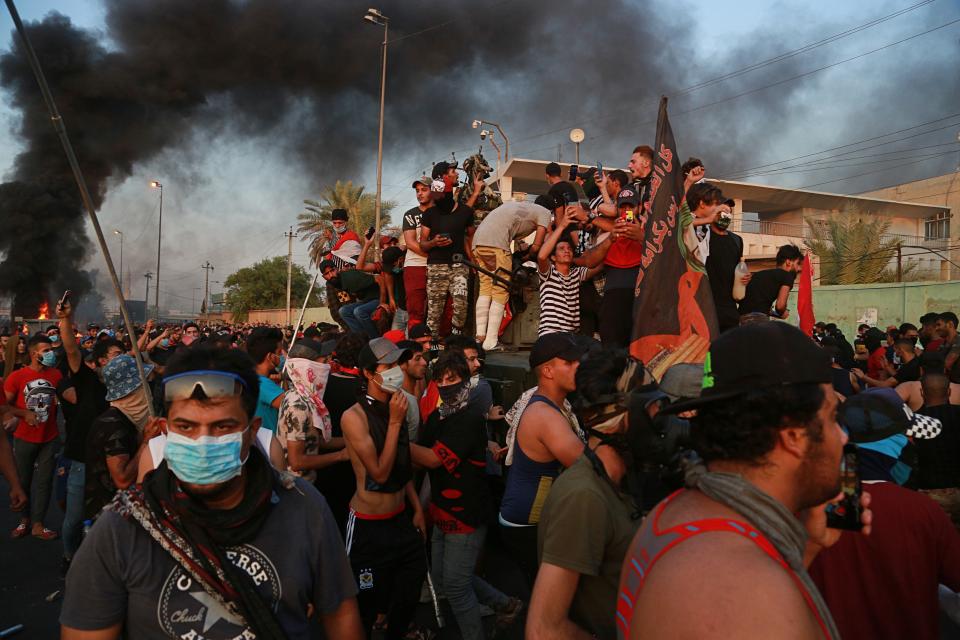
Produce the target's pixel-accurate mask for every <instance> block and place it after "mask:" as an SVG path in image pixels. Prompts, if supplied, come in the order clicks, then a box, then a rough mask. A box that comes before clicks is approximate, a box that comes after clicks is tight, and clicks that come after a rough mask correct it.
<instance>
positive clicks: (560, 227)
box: [537, 207, 570, 273]
mask: <svg viewBox="0 0 960 640" xmlns="http://www.w3.org/2000/svg"><path fill="white" fill-rule="evenodd" d="M568 209H569V207H565V208H563V209H561V210H560V217H559V218H557V220H556V224H554V226H553V231H551V232H550V233H549V234H548V235H547V239H546V240H544V241H543V246H541V247H540V251H539V252H538V253H537V269H539V270H540V273H546V272H547V271H548V270H549V269H550V254H551V253H553V248H554V247H556V246H557V242H559V241H560V237H561V236H562V235H563V234H565V233H566V232H567V227H568V226H570V212H569V210H568ZM541 229H543V227H537V233H538V234H539V233H540V230H541ZM544 232H546V229H544Z"/></svg>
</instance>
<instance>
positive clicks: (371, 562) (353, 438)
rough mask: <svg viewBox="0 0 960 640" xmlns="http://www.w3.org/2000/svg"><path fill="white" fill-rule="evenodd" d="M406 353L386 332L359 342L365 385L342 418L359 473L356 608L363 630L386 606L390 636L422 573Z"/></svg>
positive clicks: (409, 607) (351, 549) (350, 524)
mask: <svg viewBox="0 0 960 640" xmlns="http://www.w3.org/2000/svg"><path fill="white" fill-rule="evenodd" d="M405 353H406V351H405V350H403V349H400V348H399V347H397V346H396V345H395V344H393V343H392V342H390V341H389V340H388V339H386V338H376V339H374V340H371V341H370V342H369V343H368V344H367V345H366V346H364V347H363V349H362V350H361V351H360V355H359V357H358V365H359V368H360V375H361V376H362V382H363V384H364V386H365V387H366V389H365V390H364V394H363V395H362V396H361V397H360V399H359V400H358V402H357V403H356V404H355V405H353V406H352V407H350V409H348V410H347V411H346V412H345V413H344V414H343V418H342V419H341V421H340V424H341V427H342V428H343V437H344V440H345V442H346V445H347V452H348V453H349V455H350V463H351V464H352V465H353V471H354V474H355V475H356V477H357V489H356V492H355V493H354V494H353V498H351V499H350V514H349V516H348V519H347V535H346V544H347V554H348V555H349V556H350V564H351V566H352V567H353V572H354V576H355V577H356V581H357V585H358V587H359V589H360V592H359V594H358V596H357V601H358V603H359V605H360V615H361V617H362V619H363V626H364V629H365V630H366V632H367V634H368V635H369V634H370V633H371V630H372V628H373V624H374V620H375V618H376V615H377V614H378V613H383V612H386V614H387V633H386V637H387V638H388V639H389V638H402V637H403V635H404V634H405V633H406V632H407V628H408V626H409V624H410V621H411V620H412V619H413V613H414V610H415V609H416V607H417V603H418V600H419V598H420V586H421V585H422V584H423V579H424V577H425V576H426V572H427V565H426V553H425V549H424V546H423V545H424V538H423V536H424V535H425V532H426V523H425V521H424V517H423V509H422V507H421V506H420V501H419V499H418V497H417V493H416V491H415V490H414V488H413V482H412V477H413V474H412V463H411V460H410V439H409V433H408V429H407V425H406V416H407V398H406V396H405V395H404V394H403V393H402V390H401V387H402V385H403V382H404V373H403V370H402V369H401V368H400V365H398V364H397V363H398V362H399V360H400V358H401V357H402V356H403V355H404V354H405ZM408 502H409V508H410V511H408V510H407V509H408V506H407V503H408Z"/></svg>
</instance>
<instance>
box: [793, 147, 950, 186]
mask: <svg viewBox="0 0 960 640" xmlns="http://www.w3.org/2000/svg"><path fill="white" fill-rule="evenodd" d="M944 155H949V154H944ZM932 159H933V158H924V159H923V160H913V161H912V162H904V163H903V164H902V165H901V166H904V167H905V166H910V165H915V164H919V163H921V162H926V161H927V160H932ZM899 168H900V167H886V168H883V169H875V170H874V171H865V172H863V173H855V174H853V175H851V176H844V177H843V178H836V179H834V180H825V181H823V182H815V183H813V184H805V185H803V186H802V187H793V188H794V189H810V188H811V187H819V186H822V185H825V184H832V183H834V182H843V181H844V180H851V179H853V178H860V177H862V176H869V175H872V174H874V173H880V172H881V171H891V170H893V169H899Z"/></svg>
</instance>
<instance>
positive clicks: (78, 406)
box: [56, 301, 123, 569]
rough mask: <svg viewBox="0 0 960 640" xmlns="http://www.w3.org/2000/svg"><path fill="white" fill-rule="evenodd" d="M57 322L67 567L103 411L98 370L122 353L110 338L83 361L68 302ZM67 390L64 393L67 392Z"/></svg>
mask: <svg viewBox="0 0 960 640" xmlns="http://www.w3.org/2000/svg"><path fill="white" fill-rule="evenodd" d="M56 313H57V317H58V318H59V320H60V335H61V336H62V342H63V351H64V355H65V356H66V357H65V358H64V360H65V366H66V369H67V371H68V375H69V378H64V383H66V385H67V386H64V387H63V389H62V393H61V389H59V388H58V393H59V394H60V398H61V399H62V400H65V402H64V403H63V405H62V406H63V407H64V419H65V422H66V432H67V437H66V442H65V443H64V446H63V455H64V456H66V457H67V458H68V459H69V460H70V474H69V475H68V476H67V508H66V510H65V512H64V516H63V566H64V569H66V567H68V566H69V564H70V561H71V560H72V559H73V555H74V554H75V553H76V552H77V549H78V548H80V542H81V540H82V535H83V520H84V515H83V501H84V497H83V496H84V483H85V481H86V461H87V455H86V445H87V436H88V434H89V433H90V427H91V425H92V424H93V421H94V420H95V419H96V418H97V416H98V415H100V414H101V413H103V412H104V411H105V410H106V409H107V406H108V405H107V401H106V399H105V397H106V395H107V388H106V386H104V384H103V381H102V380H101V377H100V370H101V369H102V368H103V366H104V365H106V364H107V362H109V361H110V360H112V359H114V358H116V357H117V356H119V355H121V354H122V353H123V345H122V344H121V343H120V342H118V341H117V340H115V339H113V338H105V339H103V340H100V341H98V342H97V343H96V344H94V347H93V353H92V354H91V355H92V359H93V360H92V362H91V363H90V364H88V363H86V362H84V360H83V353H82V352H81V350H80V347H79V345H77V339H76V329H75V327H74V324H73V306H72V305H71V304H70V302H69V301H67V302H64V303H63V305H60V306H59V307H58V308H57V309H56ZM68 388H69V389H71V391H67V389H68Z"/></svg>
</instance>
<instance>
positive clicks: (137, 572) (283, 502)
mask: <svg viewBox="0 0 960 640" xmlns="http://www.w3.org/2000/svg"><path fill="white" fill-rule="evenodd" d="M258 385H259V381H258V379H257V376H256V373H255V372H254V369H253V363H252V362H251V361H250V358H249V357H248V356H247V355H246V354H245V353H243V352H242V351H240V350H238V349H215V348H213V347H211V346H205V345H200V346H197V347H195V348H192V349H186V350H184V351H182V352H180V353H178V354H177V355H176V356H175V357H174V358H173V359H171V361H170V364H169V366H168V367H167V376H166V378H165V379H164V401H165V403H166V408H167V418H166V419H162V420H161V422H160V428H161V429H162V430H163V431H164V432H165V433H166V436H167V439H166V447H165V452H164V460H165V461H164V462H163V463H162V464H161V465H160V466H159V467H158V468H157V469H156V470H155V471H153V472H152V473H151V474H149V475H148V476H147V477H146V478H145V479H144V481H143V484H142V485H137V486H135V487H130V488H129V489H126V490H124V491H122V492H120V493H118V494H117V497H116V498H115V499H114V503H113V506H112V509H111V510H108V511H104V512H103V513H102V514H101V516H100V517H99V518H98V519H97V522H96V524H95V525H94V527H93V529H92V530H91V531H90V533H89V534H88V535H87V538H86V540H85V541H84V544H83V545H82V546H81V547H80V550H79V552H78V553H77V555H76V556H75V558H74V560H73V564H72V566H71V569H70V573H69V574H68V575H67V586H66V589H65V594H66V595H65V598H64V603H63V609H62V611H61V618H60V622H61V625H62V637H63V638H66V639H68V640H74V639H79V638H91V637H96V638H105V639H114V638H120V637H121V634H123V635H124V636H128V637H132V638H156V637H191V638H199V637H201V636H202V637H229V638H237V637H240V638H243V637H250V638H252V637H256V638H260V639H263V638H267V639H271V640H273V639H280V638H293V637H306V635H307V633H308V632H307V628H308V625H309V617H310V616H311V615H312V612H316V613H317V614H318V615H319V618H320V621H321V623H322V624H323V627H324V631H325V633H326V636H327V637H330V638H360V637H362V635H361V634H362V632H361V630H360V619H359V616H358V613H357V604H356V599H355V597H354V596H355V595H356V586H355V585H354V584H353V579H352V576H351V574H350V568H349V565H348V563H347V558H346V554H345V553H344V551H343V546H342V544H341V542H340V537H339V535H338V534H337V531H336V527H335V525H334V522H333V517H332V516H331V514H330V510H329V509H328V507H327V505H326V503H325V501H324V500H323V498H322V497H321V496H320V495H319V494H318V493H317V492H316V490H315V489H314V488H313V487H312V486H310V484H309V483H307V482H305V481H303V480H301V479H296V480H294V481H293V483H292V484H289V485H287V484H283V483H282V482H281V481H280V479H279V478H278V477H277V476H276V474H275V472H274V471H273V469H272V468H271V466H270V463H269V462H268V461H267V459H266V457H265V456H264V455H263V454H262V453H261V451H260V450H259V449H258V448H257V447H255V446H253V445H254V441H255V439H256V432H257V430H258V429H259V428H260V420H259V418H256V417H255V416H254V410H255V407H256V403H257V389H258ZM288 486H289V488H287V487H288ZM294 531H295V532H300V533H298V534H297V535H291V532H294Z"/></svg>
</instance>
